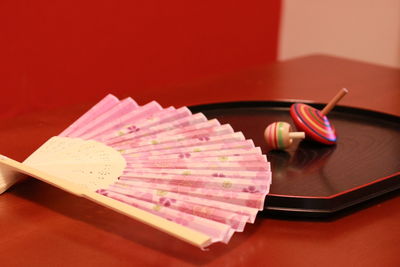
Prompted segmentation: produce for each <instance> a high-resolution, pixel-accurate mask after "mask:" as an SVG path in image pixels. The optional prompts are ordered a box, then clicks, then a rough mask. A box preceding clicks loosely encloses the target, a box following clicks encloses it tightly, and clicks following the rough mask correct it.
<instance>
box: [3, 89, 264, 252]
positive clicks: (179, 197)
mask: <svg viewBox="0 0 400 267" xmlns="http://www.w3.org/2000/svg"><path fill="white" fill-rule="evenodd" d="M0 169H1V173H0V183H1V181H3V183H4V185H3V189H5V187H6V186H9V185H11V184H12V182H13V179H14V175H15V174H16V173H23V174H27V175H29V176H33V177H35V178H38V179H40V180H42V181H45V182H46V183H49V184H52V185H54V186H56V187H59V188H61V189H63V190H65V191H68V192H70V193H73V194H75V195H77V196H81V197H84V198H87V199H90V200H92V201H94V202H96V203H98V204H100V205H103V206H106V207H108V208H111V209H113V210H115V211H117V212H119V213H122V214H125V215H127V216H129V217H131V218H134V219H137V220H139V221H141V222H143V223H146V224H148V225H151V226H153V227H155V228H157V229H159V230H162V231H164V232H166V233H168V234H171V235H173V236H175V237H177V238H180V239H182V240H184V241H186V242H189V243H191V244H193V245H196V246H198V247H201V248H204V247H206V246H208V245H210V244H212V243H214V242H224V243H227V242H228V241H229V239H230V238H231V236H232V235H233V233H234V232H240V231H243V229H244V226H245V224H246V223H248V222H249V223H252V222H254V220H255V217H256V214H257V212H258V210H262V209H263V207H264V199H265V196H266V194H267V193H268V190H269V186H270V182H271V173H270V166H269V162H268V161H267V159H266V156H265V155H262V153H261V150H260V148H256V147H255V146H254V144H253V142H252V141H251V140H246V139H245V137H244V136H243V134H242V133H241V132H234V130H233V129H232V127H231V126H230V125H228V124H226V125H221V124H220V123H219V122H218V121H217V120H215V119H213V120H208V119H207V118H206V117H205V116H204V115H203V114H201V113H198V114H192V113H191V112H190V110H189V109H188V108H186V107H182V108H174V107H168V108H162V107H161V106H160V105H159V104H158V103H157V102H155V101H153V102H150V103H148V104H146V105H143V106H139V105H137V104H136V102H135V101H134V100H132V99H131V98H127V99H124V100H121V101H120V100H118V99H117V98H116V97H115V96H113V95H108V96H106V97H105V98H104V99H103V100H101V101H100V102H99V103H98V104H96V105H95V106H94V107H92V108H91V109H90V110H89V111H88V112H87V113H85V114H84V115H83V116H82V117H80V118H79V119H78V120H77V121H75V122H74V123H73V124H72V125H70V126H69V127H68V128H67V129H66V130H65V131H63V132H62V133H61V134H60V135H59V136H55V137H52V138H51V139H49V140H48V141H47V142H46V143H45V144H43V145H42V146H41V147H40V148H39V149H38V150H36V151H35V152H34V153H33V154H32V155H31V156H29V157H28V158H27V159H26V160H25V161H24V162H23V163H19V162H17V161H14V160H12V159H9V158H7V157H4V156H2V157H1V158H0ZM0 186H1V185H0Z"/></svg>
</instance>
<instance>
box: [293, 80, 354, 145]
mask: <svg viewBox="0 0 400 267" xmlns="http://www.w3.org/2000/svg"><path fill="white" fill-rule="evenodd" d="M347 93H348V90H347V89H346V88H343V89H342V90H340V91H339V92H338V93H337V94H336V96H335V97H334V98H333V99H332V100H331V101H330V102H329V103H328V104H327V105H326V106H325V107H324V109H323V110H322V111H319V110H318V109H315V108H313V107H310V106H308V105H306V104H302V103H296V104H293V105H292V106H291V107H290V115H291V116H292V119H293V121H294V123H295V125H296V127H297V129H299V130H300V131H304V132H305V133H306V135H307V137H309V138H311V139H312V140H314V141H316V142H319V143H323V144H327V145H333V144H335V143H336V132H335V129H334V127H333V126H332V125H331V124H330V122H329V120H328V118H327V117H326V114H328V113H329V111H331V110H332V109H333V107H334V106H335V105H336V103H337V102H339V100H340V99H342V98H343V97H344V96H345V95H346V94H347Z"/></svg>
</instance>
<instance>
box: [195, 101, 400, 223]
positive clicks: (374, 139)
mask: <svg viewBox="0 0 400 267" xmlns="http://www.w3.org/2000/svg"><path fill="white" fill-rule="evenodd" d="M292 104H293V102H275V101H251V102H229V103H217V104H207V105H199V106H192V107H190V109H191V111H192V112H203V113H204V114H205V115H206V116H207V117H208V118H209V119H211V118H217V119H218V120H219V121H220V122H221V123H229V124H231V125H232V127H233V128H234V129H235V130H236V131H242V132H243V133H244V135H245V136H246V137H247V138H251V139H253V141H254V143H255V145H256V146H259V147H261V149H262V150H263V153H264V154H266V155H267V157H268V160H269V161H270V162H271V167H272V185H271V190H270V194H269V195H268V196H267V199H266V206H265V209H266V210H270V211H277V212H284V213H285V214H289V215H301V216H304V215H305V216H322V215H330V214H333V213H335V212H337V211H340V210H342V209H345V208H348V207H351V206H353V205H355V204H358V203H361V202H364V201H366V200H369V199H372V198H374V197H377V196H380V195H383V194H385V193H388V192H391V191H394V190H397V189H399V188H400V118H399V117H396V116H393V115H388V114H384V113H379V112H374V111H369V110H364V109H358V108H351V107H344V106H336V107H335V108H334V109H333V110H332V111H331V112H330V113H329V119H330V121H331V123H332V124H333V125H334V127H335V128H336V132H337V136H338V141H337V144H336V145H334V146H326V145H321V144H317V143H314V142H312V141H307V140H303V141H301V142H299V141H295V142H294V144H293V146H291V147H290V148H289V149H288V150H287V151H271V150H270V149H269V148H268V146H267V145H266V143H265V141H264V136H263V134H264V129H265V127H266V126H267V125H269V124H270V123H272V122H275V121H286V122H288V123H290V124H291V125H292V128H293V129H295V127H294V124H293V121H292V119H291V118H290V114H289V108H290V106H291V105H292ZM308 104H309V103H308ZM309 105H311V106H313V107H315V108H317V109H322V108H323V107H324V106H325V104H309Z"/></svg>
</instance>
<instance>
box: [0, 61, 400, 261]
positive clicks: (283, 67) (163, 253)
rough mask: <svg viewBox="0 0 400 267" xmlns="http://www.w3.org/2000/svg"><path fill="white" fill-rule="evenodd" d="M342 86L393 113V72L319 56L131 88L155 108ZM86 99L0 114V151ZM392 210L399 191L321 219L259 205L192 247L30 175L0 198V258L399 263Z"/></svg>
mask: <svg viewBox="0 0 400 267" xmlns="http://www.w3.org/2000/svg"><path fill="white" fill-rule="evenodd" d="M341 87H347V88H349V89H350V90H351V93H350V94H349V95H348V96H346V97H345V98H344V99H343V100H342V102H341V104H343V105H348V106H354V107H362V108H368V109H372V110H378V111H382V112H386V113H390V114H394V115H397V116H399V115H400V70H398V69H392V68H386V67H381V66H375V65H370V64H366V63H361V62H356V61H350V60H346V59H340V58H334V57H328V56H323V55H316V56H309V57H303V58H299V59H294V60H290V61H286V62H281V63H275V64H272V65H267V66H257V67H254V68H249V69H246V70H243V71H241V72H237V73H230V74H226V75H223V76H219V77H210V78H208V79H204V80H201V81H196V82H193V83H192V84H184V85H181V86H176V87H174V88H165V89H164V90H162V91H161V92H163V93H161V94H160V93H159V92H160V89H159V88H154V91H152V90H147V91H145V92H143V91H139V90H138V91H136V92H131V93H130V95H131V96H132V97H133V98H134V99H136V100H138V102H139V103H141V104H143V103H145V102H146V101H149V100H153V99H156V100H158V101H159V102H160V103H161V104H163V105H164V106H167V105H175V106H180V105H193V104H204V103H213V102H225V101H234V100H277V99H278V100H279V99H308V100H314V101H317V102H327V101H328V100H329V98H330V96H333V95H334V94H335V93H336V91H337V90H338V88H341ZM101 97H102V96H99V98H101ZM119 97H124V96H123V95H119ZM92 104H93V103H88V104H82V105H80V106H73V107H70V108H60V109H57V110H53V111H51V112H41V113H31V114H27V115H24V116H20V117H17V118H14V119H7V120H2V121H1V123H0V150H1V153H2V154H4V155H7V156H10V157H12V158H15V159H17V160H23V159H24V158H25V157H26V156H27V155H29V154H30V153H31V152H33V151H34V149H35V148H37V147H38V146H39V145H40V144H42V143H43V142H44V141H45V140H47V139H48V138H49V137H51V136H53V135H56V134H58V133H59V132H60V131H61V130H62V129H63V128H65V127H66V126H67V125H68V124H70V123H71V122H72V121H73V120H74V118H76V117H77V116H79V115H80V114H82V113H83V112H84V111H85V110H86V109H87V108H88V107H90V106H91V105H92ZM399 155H400V151H399ZM377 156H379V155H377ZM399 209H400V197H399V192H394V193H391V194H389V195H386V196H384V197H380V198H379V199H376V200H373V201H369V202H367V203H364V204H361V205H359V206H358V207H356V208H353V209H351V210H348V211H345V212H342V213H340V214H339V215H337V216H334V217H332V218H329V219H325V220H316V219H315V220H305V219H304V220H302V219H290V218H283V217H282V218H277V217H273V216H271V215H269V214H268V213H264V214H262V215H261V216H259V218H258V219H257V221H256V223H255V224H254V225H248V226H247V227H246V229H245V232H244V233H237V234H235V235H234V237H233V238H232V240H231V242H230V243H229V245H223V244H216V245H213V246H211V247H210V250H209V251H201V250H199V249H197V248H195V247H192V246H190V245H187V244H186V243H183V242H181V241H179V240H176V239H174V238H172V237H170V236H168V235H166V234H163V233H161V232H159V231H157V230H154V229H152V228H150V227H148V226H145V225H143V224H141V223H138V222H136V221H134V220H131V219H128V218H126V217H124V216H122V215H119V214H116V213H114V212H112V211H110V210H107V209H105V208H102V207H100V206H97V205H96V204H93V203H91V202H89V201H86V200H83V199H80V198H77V197H74V196H72V195H69V194H68V193H65V192H63V191H60V190H58V189H55V188H53V187H51V186H49V185H47V184H44V183H42V182H39V181H36V180H33V179H30V180H27V181H25V182H23V183H21V184H18V185H16V186H14V187H13V188H11V189H10V190H9V191H7V192H6V193H4V194H3V195H1V196H0V262H1V263H0V264H1V266H70V265H74V266H94V265H96V266H106V265H107V266H108V265H116V266H134V265H135V266H138V265H147V266H148V265H155V266H193V265H206V266H242V265H249V266H293V265H296V266H400V254H399V247H400V212H399Z"/></svg>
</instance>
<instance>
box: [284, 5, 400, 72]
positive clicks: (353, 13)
mask: <svg viewBox="0 0 400 267" xmlns="http://www.w3.org/2000/svg"><path fill="white" fill-rule="evenodd" d="M312 53H325V54H331V55H337V56H342V57H347V58H352V59H358V60H362V61H368V62H372V63H377V64H382V65H387V66H392V67H399V68H400V0H283V8H282V21H281V29H280V51H279V56H278V57H279V59H280V60H285V59H290V58H293V57H298V56H302V55H307V54H312Z"/></svg>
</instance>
